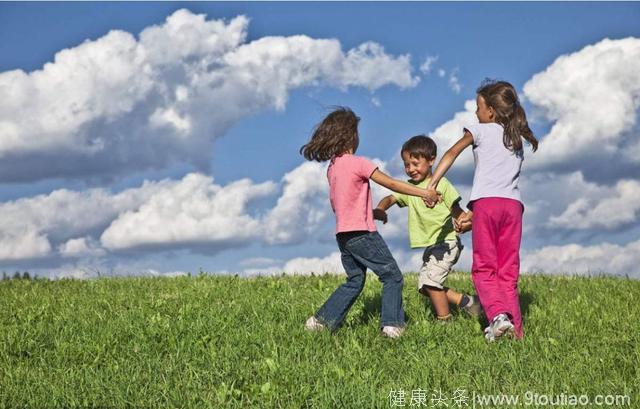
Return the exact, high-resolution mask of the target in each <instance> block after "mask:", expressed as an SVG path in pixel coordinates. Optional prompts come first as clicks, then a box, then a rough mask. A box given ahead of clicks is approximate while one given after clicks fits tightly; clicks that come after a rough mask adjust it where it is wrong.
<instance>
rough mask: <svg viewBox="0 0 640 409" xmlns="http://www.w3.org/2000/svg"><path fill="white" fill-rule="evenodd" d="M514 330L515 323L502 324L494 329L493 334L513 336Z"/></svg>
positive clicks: (496, 335)
mask: <svg viewBox="0 0 640 409" xmlns="http://www.w3.org/2000/svg"><path fill="white" fill-rule="evenodd" d="M513 331H514V327H513V324H508V325H504V326H502V327H501V328H496V330H495V331H493V335H494V336H495V337H496V338H498V337H501V336H503V335H507V336H513Z"/></svg>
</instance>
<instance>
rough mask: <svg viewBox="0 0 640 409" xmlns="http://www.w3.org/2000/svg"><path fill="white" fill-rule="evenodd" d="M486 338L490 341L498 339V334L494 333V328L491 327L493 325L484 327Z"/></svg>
mask: <svg viewBox="0 0 640 409" xmlns="http://www.w3.org/2000/svg"><path fill="white" fill-rule="evenodd" d="M484 338H485V339H486V340H487V341H488V342H493V341H495V340H496V336H495V335H494V334H493V330H492V329H491V325H489V326H488V327H487V328H485V329H484Z"/></svg>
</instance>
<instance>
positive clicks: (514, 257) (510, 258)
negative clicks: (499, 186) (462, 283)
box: [497, 199, 523, 338]
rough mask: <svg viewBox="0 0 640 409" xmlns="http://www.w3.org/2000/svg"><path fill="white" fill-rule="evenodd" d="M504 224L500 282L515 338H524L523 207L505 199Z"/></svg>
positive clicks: (501, 235)
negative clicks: (521, 290)
mask: <svg viewBox="0 0 640 409" xmlns="http://www.w3.org/2000/svg"><path fill="white" fill-rule="evenodd" d="M504 206H505V212H504V222H503V223H502V228H501V229H500V236H499V239H498V274H497V275H498V281H499V282H500V287H501V289H502V294H504V298H505V304H506V306H507V313H508V314H509V315H510V316H511V319H512V321H513V326H514V327H515V328H514V332H515V336H516V337H517V338H522V336H523V331H522V315H521V313H520V297H519V295H518V278H519V276H520V241H521V237H522V205H521V204H520V202H518V201H516V200H509V199H505V205H504Z"/></svg>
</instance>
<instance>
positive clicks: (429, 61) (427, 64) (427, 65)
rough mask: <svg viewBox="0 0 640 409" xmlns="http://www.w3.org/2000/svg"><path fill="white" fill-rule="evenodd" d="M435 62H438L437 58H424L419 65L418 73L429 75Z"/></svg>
mask: <svg viewBox="0 0 640 409" xmlns="http://www.w3.org/2000/svg"><path fill="white" fill-rule="evenodd" d="M436 61H438V57H437V56H431V55H430V56H428V57H427V58H425V60H424V61H423V62H422V64H420V72H422V73H423V74H425V75H426V74H429V73H430V72H431V69H432V68H433V64H435V62H436Z"/></svg>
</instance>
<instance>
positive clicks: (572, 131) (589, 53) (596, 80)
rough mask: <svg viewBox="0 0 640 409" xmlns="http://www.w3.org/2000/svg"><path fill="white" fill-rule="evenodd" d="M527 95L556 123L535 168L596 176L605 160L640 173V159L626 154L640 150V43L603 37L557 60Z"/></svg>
mask: <svg viewBox="0 0 640 409" xmlns="http://www.w3.org/2000/svg"><path fill="white" fill-rule="evenodd" d="M524 96H525V97H526V99H527V100H528V101H529V102H531V103H532V104H534V105H535V106H536V108H538V109H539V110H540V111H541V113H542V114H543V115H544V117H545V118H546V119H547V120H549V121H550V122H552V123H553V126H552V127H551V130H550V132H549V133H548V134H547V135H546V136H545V137H544V138H543V139H542V141H541V143H540V147H539V151H538V153H537V154H536V155H535V156H534V158H533V160H532V166H533V167H535V168H536V169H547V170H548V169H550V168H551V167H555V168H564V169H566V168H569V169H572V170H576V169H583V171H585V170H586V169H588V168H594V172H592V173H593V174H594V175H597V173H598V171H596V170H599V169H601V168H602V166H601V163H602V162H603V161H606V160H615V161H616V162H628V163H629V164H632V165H633V166H635V169H638V166H637V165H639V164H640V159H638V158H639V157H638V156H637V155H635V156H634V155H629V154H628V153H627V152H635V151H637V150H638V149H640V142H638V132H639V131H638V127H637V117H638V107H639V106H640V39H637V38H626V39H622V40H610V39H604V40H602V41H600V42H598V43H596V44H593V45H589V46H586V47H584V48H583V49H582V50H580V51H577V52H574V53H572V54H568V55H563V56H561V57H558V58H557V59H556V60H555V61H554V62H553V64H551V65H550V66H549V67H547V69H545V70H544V71H543V72H540V73H538V74H536V75H534V76H533V77H532V78H531V79H530V80H529V81H528V82H527V83H526V84H525V86H524ZM585 158H593V159H596V158H597V160H593V159H592V160H585ZM617 165H618V167H620V165H621V164H620V163H618V164H617Z"/></svg>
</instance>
